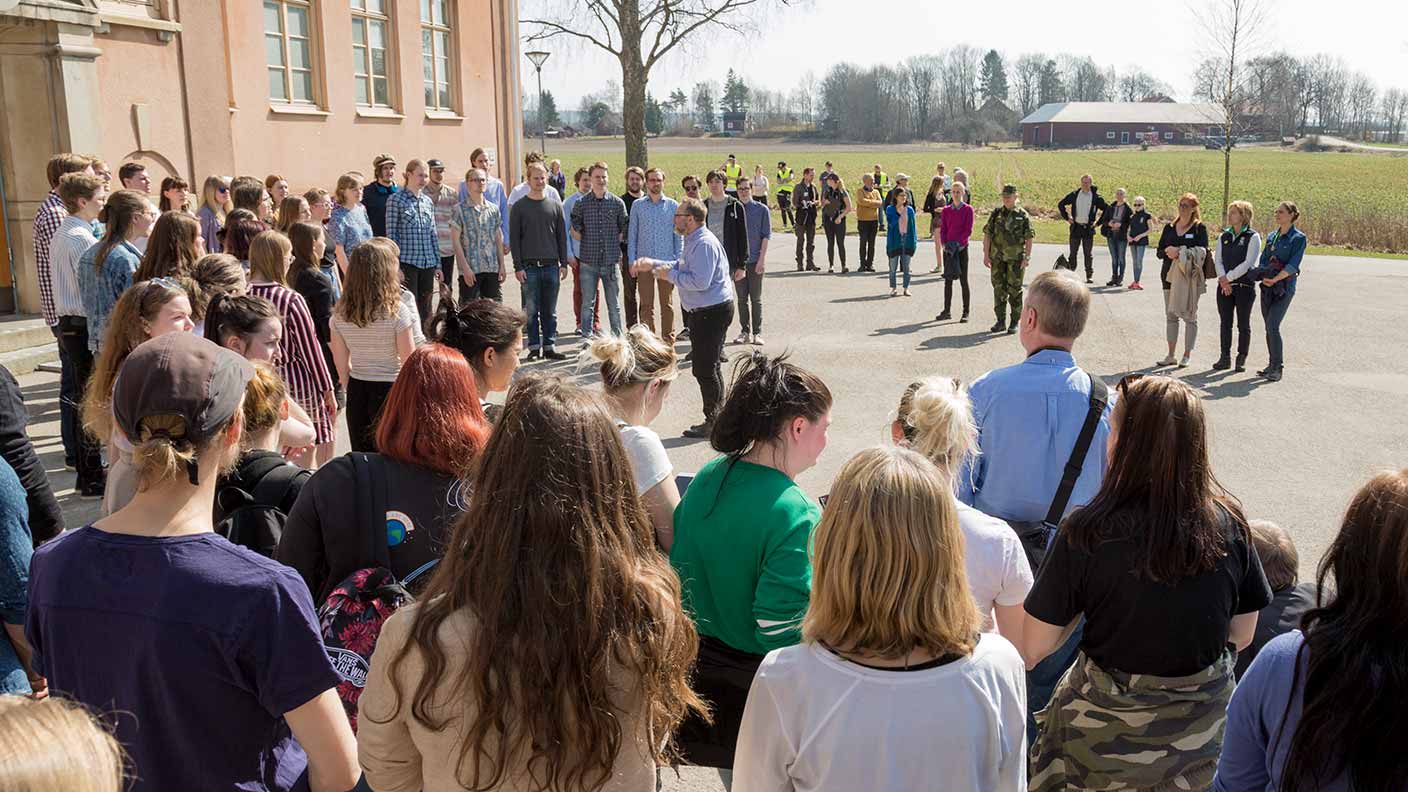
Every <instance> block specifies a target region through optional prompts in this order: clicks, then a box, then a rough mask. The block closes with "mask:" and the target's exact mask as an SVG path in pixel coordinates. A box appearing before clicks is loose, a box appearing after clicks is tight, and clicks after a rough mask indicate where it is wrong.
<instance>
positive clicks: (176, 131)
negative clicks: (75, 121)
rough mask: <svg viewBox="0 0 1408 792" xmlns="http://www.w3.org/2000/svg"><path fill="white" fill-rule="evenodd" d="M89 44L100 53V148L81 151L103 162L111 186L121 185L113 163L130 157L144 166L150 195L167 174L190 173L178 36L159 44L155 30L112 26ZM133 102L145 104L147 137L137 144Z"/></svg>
mask: <svg viewBox="0 0 1408 792" xmlns="http://www.w3.org/2000/svg"><path fill="white" fill-rule="evenodd" d="M93 45H94V46H95V47H97V48H98V49H100V50H102V53H103V54H102V56H100V57H99V58H98V60H97V68H98V85H99V90H98V96H99V107H98V108H97V121H98V129H99V134H100V136H101V137H100V138H99V139H100V140H102V141H103V148H102V151H96V152H82V153H92V154H97V155H99V156H100V157H102V158H103V159H104V160H106V161H107V163H108V166H109V167H110V168H111V169H112V172H113V181H114V184H113V188H114V189H120V187H121V186H120V185H118V184H117V183H116V181H117V169H118V167H119V166H120V165H122V163H124V162H129V161H136V162H142V163H144V164H145V165H146V166H147V175H148V176H150V177H151V181H152V185H151V186H152V193H153V194H155V193H156V190H157V187H158V185H160V184H161V180H162V178H164V177H166V176H171V175H180V176H187V177H189V174H190V171H191V163H190V156H189V154H188V150H187V148H186V138H187V130H186V117H185V112H184V110H183V108H182V92H181V62H180V54H179V53H180V49H179V47H180V45H179V43H178V41H177V39H175V38H173V39H172V40H171V41H168V42H162V41H161V40H160V39H158V37H157V34H156V31H152V30H146V29H144V28H136V27H128V26H126V25H111V26H110V27H109V32H108V33H106V34H99V35H96V36H94V37H93ZM138 104H142V105H146V126H145V130H146V135H145V137H144V138H143V139H142V140H141V146H140V147H139V146H138V132H137V122H136V119H135V118H134V112H133V105H138ZM139 148H140V150H139Z"/></svg>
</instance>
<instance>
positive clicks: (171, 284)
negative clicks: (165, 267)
mask: <svg viewBox="0 0 1408 792" xmlns="http://www.w3.org/2000/svg"><path fill="white" fill-rule="evenodd" d="M152 286H160V287H161V288H163V289H172V290H174V291H182V288H181V284H179V283H177V282H176V281H174V280H172V279H171V278H152V279H151V280H149V281H147V288H151V287H152Z"/></svg>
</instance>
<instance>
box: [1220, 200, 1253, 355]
mask: <svg viewBox="0 0 1408 792" xmlns="http://www.w3.org/2000/svg"><path fill="white" fill-rule="evenodd" d="M1213 262H1214V263H1215V265H1216V267H1217V314H1218V318H1219V319H1221V331H1222V332H1221V334H1220V335H1219V337H1218V341H1219V342H1220V343H1221V349H1222V354H1221V356H1219V357H1218V359H1217V362H1216V363H1213V364H1212V367H1213V369H1215V370H1217V371H1225V370H1227V369H1230V368H1232V365H1233V364H1232V320H1233V319H1234V318H1235V319H1236V320H1237V364H1236V365H1237V371H1246V370H1247V352H1248V351H1250V349H1251V345H1252V306H1253V305H1255V304H1256V279H1255V278H1254V277H1253V276H1252V269H1253V268H1254V267H1256V266H1257V265H1258V264H1260V263H1261V234H1258V233H1257V231H1256V229H1255V228H1252V205H1251V204H1250V203H1248V202H1246V201H1233V202H1232V203H1230V204H1228V205H1227V228H1226V229H1225V230H1224V231H1223V232H1222V236H1221V237H1219V238H1218V240H1217V250H1216V252H1215V253H1214V254H1213Z"/></svg>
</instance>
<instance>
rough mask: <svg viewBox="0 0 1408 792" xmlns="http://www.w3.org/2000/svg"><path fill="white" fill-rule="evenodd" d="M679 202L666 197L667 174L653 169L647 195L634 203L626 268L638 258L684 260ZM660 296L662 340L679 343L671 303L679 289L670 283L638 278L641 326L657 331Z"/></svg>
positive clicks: (647, 180) (646, 175) (628, 234)
mask: <svg viewBox="0 0 1408 792" xmlns="http://www.w3.org/2000/svg"><path fill="white" fill-rule="evenodd" d="M679 206H680V205H679V203H678V202H677V201H676V200H675V199H673V198H668V197H666V196H665V172H664V171H662V170H660V169H659V168H651V169H650V170H648V171H646V172H645V195H644V196H642V197H640V198H638V199H636V202H635V203H633V204H631V211H630V215H631V219H630V224H629V226H628V228H627V229H626V266H628V267H629V266H630V265H631V263H632V262H634V261H635V260H636V259H638V258H653V259H660V260H662V261H674V260H675V259H678V258H679V257H680V242H681V239H680V235H679V234H676V233H675V212H676V210H678V209H679ZM657 290H658V293H659V296H660V337H661V338H663V339H665V342H666V343H671V344H672V343H674V341H675V307H674V306H673V305H672V304H671V301H672V299H673V298H674V294H675V286H674V284H672V283H670V282H669V281H667V280H660V279H657V278H636V293H637V305H638V307H639V317H638V318H639V319H640V323H641V324H643V325H645V326H646V327H649V328H650V329H651V330H652V331H654V330H655V297H656V293H657Z"/></svg>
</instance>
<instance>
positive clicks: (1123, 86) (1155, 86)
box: [1114, 67, 1170, 102]
mask: <svg viewBox="0 0 1408 792" xmlns="http://www.w3.org/2000/svg"><path fill="white" fill-rule="evenodd" d="M1114 91H1115V96H1116V97H1118V99H1119V101H1121V102H1142V101H1144V100H1145V99H1147V98H1149V97H1150V96H1153V95H1155V94H1167V93H1170V91H1169V90H1168V86H1166V85H1164V84H1163V83H1162V82H1160V81H1159V80H1158V79H1157V78H1155V77H1154V76H1153V75H1152V74H1149V73H1148V72H1146V71H1144V70H1143V69H1140V68H1137V67H1136V68H1135V69H1134V70H1133V71H1131V72H1126V73H1125V75H1124V76H1122V77H1120V78H1119V81H1118V82H1117V83H1116V84H1115V87H1114Z"/></svg>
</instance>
